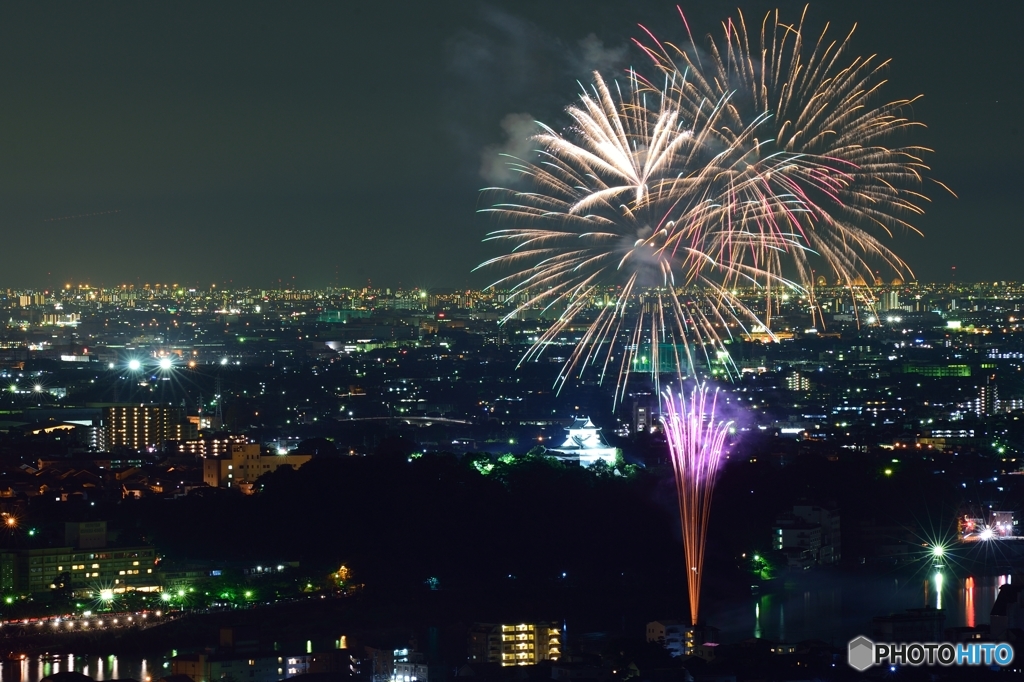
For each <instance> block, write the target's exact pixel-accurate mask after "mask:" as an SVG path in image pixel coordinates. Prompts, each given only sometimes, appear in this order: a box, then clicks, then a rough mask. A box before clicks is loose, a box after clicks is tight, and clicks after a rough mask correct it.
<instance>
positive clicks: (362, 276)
mask: <svg viewBox="0 0 1024 682" xmlns="http://www.w3.org/2000/svg"><path fill="white" fill-rule="evenodd" d="M674 5H675V3H674V2H654V1H651V0H645V1H630V2H627V1H625V0H621V1H614V2H613V1H610V0H603V1H602V0H543V1H534V0H514V1H513V0H507V1H505V2H487V3H482V2H473V1H470V0H462V1H459V0H434V1H432V2H421V3H412V2H384V1H374V2H362V3H357V2H353V1H349V0H343V1H342V0H338V1H334V2H299V3H296V2H278V3H252V2H245V3H241V2H238V3H230V2H209V1H204V2H197V3H188V2H173V3H172V2H151V3H98V2H81V3H52V2H41V3H4V4H2V5H0V64H2V65H3V68H2V69H0V92H2V97H0V221H2V225H3V229H4V230H5V231H6V234H7V235H8V237H7V239H6V240H5V244H6V249H5V254H4V255H5V258H4V259H3V268H2V270H0V273H2V276H0V286H5V287H11V286H55V285H61V284H63V283H65V282H68V281H73V282H88V283H91V284H104V285H108V286H109V285H115V284H119V283H123V282H130V283H140V284H141V283H146V282H161V283H181V284H190V285H201V286H204V287H205V286H208V285H209V284H210V283H212V282H217V283H224V282H233V283H234V284H236V285H252V286H257V287H271V286H277V285H278V282H279V281H280V282H281V283H282V284H285V283H288V284H292V283H294V284H295V285H297V286H303V287H314V286H325V285H332V284H339V285H347V286H362V285H365V284H366V282H367V280H372V282H373V284H374V285H382V286H398V285H403V286H426V287H432V288H437V287H463V286H480V285H483V284H486V283H487V277H486V276H481V275H479V274H472V273H471V272H470V271H471V269H472V268H473V267H474V266H475V265H476V264H477V263H479V262H480V261H481V260H483V259H484V258H486V257H488V256H489V255H494V254H495V251H494V250H493V249H492V248H491V247H489V246H488V245H484V244H481V243H480V239H481V237H482V236H483V235H484V233H485V232H486V231H487V230H488V228H489V227H490V225H489V223H488V222H487V221H486V220H484V219H482V218H481V217H479V216H478V215H477V214H476V210H477V208H479V206H478V202H479V197H478V190H479V188H480V187H482V186H485V185H487V184H490V183H491V182H492V181H493V179H494V176H495V175H497V176H500V174H501V169H500V167H495V166H494V165H493V163H491V162H490V161H488V159H493V155H494V154H495V153H496V152H497V150H499V149H500V148H502V146H503V145H507V144H510V143H509V142H508V140H507V139H506V138H507V134H506V132H505V129H504V128H503V126H502V122H503V121H504V122H505V128H507V129H508V130H510V131H512V132H513V133H515V131H517V130H518V129H519V126H517V122H519V121H522V120H524V119H525V118H526V115H529V116H530V117H532V118H537V119H540V120H544V121H548V122H552V123H553V124H556V125H558V124H560V123H561V122H562V121H564V117H563V116H562V114H561V111H562V109H563V107H564V106H565V105H566V104H569V103H571V102H573V101H574V100H575V98H576V95H577V93H578V90H579V86H578V85H577V84H576V80H577V79H581V80H584V81H586V80H587V74H588V73H589V71H590V70H591V69H593V68H595V67H596V68H600V69H601V70H602V71H603V72H604V73H606V74H609V75H614V74H615V73H621V72H622V70H623V68H625V67H627V66H629V65H634V66H637V67H638V68H644V69H646V68H647V63H646V61H645V60H644V58H643V57H642V55H640V54H638V52H637V51H635V50H632V49H630V48H629V47H628V39H629V38H630V37H631V36H634V35H637V33H638V30H637V28H636V24H637V23H638V22H641V23H643V24H645V25H647V26H649V27H651V28H653V29H654V30H655V32H656V33H657V34H658V35H659V37H661V38H663V39H670V40H671V39H675V40H679V41H682V40H683V36H684V32H683V28H682V25H681V23H680V21H679V19H678V15H677V14H676V12H675V8H674ZM775 5H776V3H766V2H749V3H744V4H743V5H742V9H743V11H744V12H745V13H746V15H747V17H748V19H749V20H753V22H752V23H759V21H760V18H761V16H762V15H763V13H764V12H765V11H767V10H768V9H771V8H772V7H774V6H775ZM780 6H781V7H782V9H783V10H784V16H785V17H789V18H792V19H793V20H796V19H797V18H798V17H799V13H800V10H801V8H802V7H803V4H802V3H798V2H783V3H781V5H780ZM683 7H684V11H686V13H687V16H688V18H689V20H690V22H691V27H692V28H693V29H694V32H695V33H696V34H701V35H703V34H706V33H708V32H715V33H716V34H717V33H718V32H719V28H718V25H719V22H720V21H721V20H722V19H724V18H726V17H727V16H728V15H729V14H730V13H731V12H732V11H733V10H734V8H735V7H736V3H735V2H722V3H720V2H712V1H709V0H701V1H700V2H693V3H689V5H686V4H684V6H683ZM809 16H810V20H809V23H810V26H811V27H812V28H815V29H816V28H820V26H821V25H822V24H823V23H824V22H825V21H831V22H832V26H833V30H834V33H835V35H836V37H837V38H838V37H842V35H845V33H846V31H847V29H848V28H849V27H850V26H851V25H852V24H853V23H857V24H858V29H857V32H856V34H855V36H854V39H853V49H854V53H855V54H871V53H878V54H879V55H880V56H884V57H892V58H893V64H892V66H891V69H890V72H889V76H890V82H889V84H887V85H886V87H885V91H884V92H885V94H886V96H887V97H889V98H893V99H895V98H900V97H908V96H913V95H916V94H919V93H923V94H924V99H923V100H921V101H919V102H918V103H916V104H915V105H914V110H913V118H914V119H915V120H919V121H922V122H924V123H926V124H927V125H928V130H926V131H921V132H920V133H919V134H918V136H917V137H915V138H914V141H915V142H919V143H921V144H924V145H926V146H930V147H932V148H934V149H935V150H936V152H937V153H936V154H934V155H933V156H932V157H931V158H930V159H929V160H930V162H931V165H932V167H933V169H934V171H933V176H934V177H936V178H939V179H941V180H942V181H944V182H946V183H947V184H949V185H950V186H951V187H952V188H953V189H954V190H955V191H956V192H957V193H958V194H959V197H960V198H959V199H953V198H951V197H949V196H947V195H943V193H942V191H941V190H940V189H939V188H938V187H934V186H933V188H932V189H929V190H928V192H929V194H930V195H931V196H932V198H933V199H934V202H933V204H932V206H931V208H930V210H929V213H928V214H927V215H926V216H925V217H923V218H921V219H920V220H919V221H918V225H919V227H920V228H921V229H922V230H923V231H924V232H925V237H924V238H919V237H912V236H903V237H900V238H898V239H897V241H896V244H895V248H896V250H897V252H898V253H900V254H901V255H902V256H903V257H904V258H905V260H906V261H907V262H908V263H909V264H910V265H911V267H913V268H914V271H915V273H916V275H917V276H918V278H919V279H920V280H921V281H934V280H948V279H949V277H950V267H951V266H953V265H956V266H957V273H958V274H957V279H958V280H961V281H966V280H980V279H985V280H989V281H991V280H997V279H1016V280H1020V279H1024V268H1022V266H1021V265H1020V263H1021V253H1022V247H1024V230H1022V229H1021V228H1022V220H1021V210H1020V207H1019V204H1018V202H1019V200H1020V196H1021V193H1022V190H1021V187H1022V186H1024V171H1022V170H1021V168H1022V164H1021V160H1022V158H1024V133H1022V130H1021V128H1022V127H1024V126H1022V123H1024V122H1022V112H1024V106H1022V105H1024V54H1022V49H1021V47H1020V45H1021V43H1020V27H1021V26H1024V3H1022V2H1019V1H1016V0H1011V1H1008V2H977V3H953V2H934V0H932V1H918V0H912V1H911V0H899V1H898V2H896V1H893V0H859V1H858V2H844V3H824V2H819V3H817V4H814V5H812V6H811V9H810V15H809ZM815 34H816V31H815ZM517 114H518V115H519V116H516V115H517ZM485 177H486V178H487V179H485Z"/></svg>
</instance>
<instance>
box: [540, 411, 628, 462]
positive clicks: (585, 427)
mask: <svg viewBox="0 0 1024 682" xmlns="http://www.w3.org/2000/svg"><path fill="white" fill-rule="evenodd" d="M566 431H568V432H569V433H568V435H567V436H566V437H565V442H564V443H562V444H561V445H560V446H559V447H557V448H554V449H552V450H549V452H550V453H551V454H552V455H554V456H555V457H558V458H559V459H572V460H575V459H577V458H578V459H579V461H580V464H581V465H582V466H590V465H591V464H593V463H594V462H596V461H597V460H599V459H603V460H604V461H605V463H606V464H608V466H615V448H613V447H611V446H609V445H608V443H607V441H605V439H604V436H602V435H601V429H600V428H598V427H597V426H594V422H592V421H590V417H575V418H574V419H573V422H572V424H570V425H569V427H568V428H567V429H566Z"/></svg>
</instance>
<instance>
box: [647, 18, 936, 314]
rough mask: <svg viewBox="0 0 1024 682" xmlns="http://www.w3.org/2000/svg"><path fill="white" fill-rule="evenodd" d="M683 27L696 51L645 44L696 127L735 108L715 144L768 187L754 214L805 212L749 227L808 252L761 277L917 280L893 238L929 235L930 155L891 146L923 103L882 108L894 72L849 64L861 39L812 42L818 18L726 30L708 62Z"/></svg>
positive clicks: (750, 188) (759, 188)
mask: <svg viewBox="0 0 1024 682" xmlns="http://www.w3.org/2000/svg"><path fill="white" fill-rule="evenodd" d="M680 16H681V17H682V20H683V23H684V26H685V27H686V31H687V35H688V36H689V41H688V42H689V45H688V46H685V45H684V46H682V47H681V46H677V45H674V44H672V43H667V42H662V41H659V40H658V39H657V38H655V37H654V34H653V33H651V32H650V31H648V30H647V29H646V28H643V27H641V29H642V30H643V31H644V32H645V33H646V34H647V38H648V39H647V40H645V41H640V40H638V41H636V44H637V45H638V46H639V47H640V48H641V49H642V50H644V51H645V52H646V53H647V54H648V55H649V56H650V57H651V59H652V60H653V62H654V64H655V66H656V67H657V68H658V69H659V70H660V71H662V72H663V73H664V74H666V76H667V77H668V78H670V80H671V83H672V85H671V96H672V97H673V98H674V105H675V106H676V107H677V108H678V109H679V110H680V111H681V112H683V114H682V115H693V113H694V112H698V111H701V110H703V109H706V108H707V107H708V106H709V103H721V102H725V104H724V105H721V114H720V116H719V118H718V121H717V124H716V125H715V127H714V132H713V134H714V135H715V136H717V137H718V138H719V144H720V145H721V146H722V148H723V149H727V150H729V152H728V153H730V154H737V153H741V154H744V155H745V156H746V159H747V160H748V162H749V163H750V164H751V168H749V169H748V172H749V173H752V174H754V175H756V176H757V177H758V178H759V179H760V182H758V183H748V184H746V185H745V186H743V187H737V191H741V192H745V193H748V195H749V196H748V200H749V201H753V202H757V201H760V200H762V199H761V197H762V195H763V194H767V195H772V196H776V197H789V198H791V199H792V200H793V201H794V202H795V205H797V206H798V207H799V208H798V209H797V210H793V211H789V212H786V213H784V214H780V213H778V212H774V213H770V214H763V213H762V214H751V215H748V216H746V219H747V227H748V229H749V231H750V232H751V233H755V234H762V235H764V236H765V237H766V238H767V239H768V240H770V241H771V240H777V238H778V235H779V234H784V235H785V237H786V239H795V240H796V241H798V242H799V243H800V244H801V246H803V247H804V248H795V249H776V250H773V251H771V252H762V254H761V255H763V254H764V253H770V254H771V255H772V256H774V258H771V259H769V260H767V261H764V260H762V261H761V262H760V263H758V266H759V267H760V268H763V269H766V270H769V271H771V272H774V273H781V272H783V271H787V270H788V271H789V272H788V274H789V275H790V277H791V278H793V279H795V280H796V281H798V282H800V283H801V284H808V285H809V284H811V283H812V281H813V273H814V272H815V267H817V271H818V272H822V273H829V274H830V275H831V279H832V280H833V281H835V282H836V283H837V284H840V285H843V286H845V287H854V286H870V285H872V284H873V283H874V281H875V276H874V274H873V271H872V265H876V264H880V263H884V264H885V265H886V266H888V268H889V269H891V270H892V271H893V272H894V273H895V274H897V275H898V276H900V277H902V276H903V275H904V274H907V273H909V272H910V269H909V268H908V267H907V265H906V263H904V262H903V261H902V259H900V258H899V256H897V255H896V254H895V253H893V251H892V250H891V249H889V248H888V247H887V246H886V245H885V243H884V242H883V241H882V238H883V237H892V235H893V232H894V231H896V230H909V231H912V232H918V230H917V229H916V228H915V227H914V226H913V224H912V223H911V222H910V220H912V219H913V218H915V217H917V216H919V215H921V214H922V213H923V208H922V206H923V204H924V203H925V202H927V201H928V199H927V197H926V196H925V195H924V194H923V193H922V192H921V191H920V187H921V185H922V184H923V182H924V175H923V174H924V173H925V172H926V171H927V170H928V167H927V166H926V165H925V164H924V162H923V159H922V157H923V155H924V154H926V153H928V152H929V151H930V150H928V149H926V148H924V147H920V146H900V145H893V144H891V143H892V142H893V140H894V139H897V138H902V137H903V135H902V133H905V132H906V131H907V130H908V129H910V128H913V127H915V126H919V125H921V124H919V123H915V122H913V121H911V120H909V119H908V118H906V116H905V115H904V112H905V111H906V109H907V108H909V106H910V105H911V104H912V103H913V102H914V99H898V100H891V101H886V100H884V99H880V90H881V88H882V86H883V85H884V84H885V79H884V72H885V70H886V69H887V67H888V65H889V62H888V61H882V60H879V59H877V58H876V57H874V56H871V57H867V58H864V57H847V53H848V52H849V51H850V38H851V36H852V34H853V31H852V30H851V31H850V33H849V34H847V35H846V36H845V38H842V39H840V40H832V39H830V38H829V36H828V26H826V27H825V28H824V29H823V30H822V32H821V34H820V35H819V36H818V37H817V39H816V40H814V39H813V38H812V39H811V40H807V39H806V38H805V33H804V18H805V16H806V9H805V10H804V14H803V15H801V17H800V21H799V23H797V24H795V25H791V24H786V23H784V22H782V21H781V20H780V18H779V13H778V10H776V11H774V12H770V13H768V14H767V15H766V16H765V17H764V20H763V21H762V22H761V24H760V31H759V32H757V33H755V34H754V35H751V32H750V31H748V28H747V24H746V21H745V19H744V16H743V14H742V13H741V12H738V13H737V18H736V19H735V20H734V19H731V18H730V19H728V20H727V21H725V22H723V24H722V29H723V31H722V36H721V37H720V38H718V39H716V38H714V37H712V36H708V38H707V43H706V48H707V49H706V50H700V49H699V48H698V46H697V44H696V42H695V41H694V40H693V37H692V34H690V29H689V25H688V24H686V18H685V16H684V15H683V14H682V11H680ZM808 47H809V48H810V49H809V50H808ZM915 99H916V98H915ZM937 184H940V185H941V183H937ZM942 187H945V186H944V185H942ZM947 189H948V188H947ZM780 215H781V216H782V217H783V219H784V220H783V221H781V222H776V221H775V220H774V219H775V218H777V217H778V216H780ZM737 255H742V254H740V253H737ZM771 283H772V281H771V280H770V279H769V280H767V281H766V284H767V285H768V286H769V287H770V285H771ZM766 315H767V316H769V317H770V308H769V311H768V312H767V313H766Z"/></svg>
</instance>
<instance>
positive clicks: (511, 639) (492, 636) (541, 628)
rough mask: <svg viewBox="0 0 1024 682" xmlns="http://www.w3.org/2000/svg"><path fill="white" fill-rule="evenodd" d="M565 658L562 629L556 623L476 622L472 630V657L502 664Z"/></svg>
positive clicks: (519, 663) (470, 648)
mask: <svg viewBox="0 0 1024 682" xmlns="http://www.w3.org/2000/svg"><path fill="white" fill-rule="evenodd" d="M561 657H562V631H561V629H559V628H558V626H556V625H555V624H553V623H548V622H540V623H518V624H515V625H495V624H493V623H476V624H474V625H473V627H472V628H470V631H469V660H470V662H471V663H472V662H480V663H500V664H501V665H502V666H514V665H536V664H537V663H539V662H540V661H557V660H559V659H560V658H561Z"/></svg>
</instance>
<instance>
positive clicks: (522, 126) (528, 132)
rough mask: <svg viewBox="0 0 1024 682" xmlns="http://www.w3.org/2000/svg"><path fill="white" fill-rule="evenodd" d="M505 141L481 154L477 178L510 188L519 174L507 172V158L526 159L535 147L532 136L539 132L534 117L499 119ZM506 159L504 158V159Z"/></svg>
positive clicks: (526, 115)
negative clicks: (478, 176)
mask: <svg viewBox="0 0 1024 682" xmlns="http://www.w3.org/2000/svg"><path fill="white" fill-rule="evenodd" d="M501 129H502V131H503V132H504V138H505V139H504V140H502V142H501V143H500V144H493V145H488V146H487V147H485V148H484V150H483V151H482V152H481V153H480V176H481V177H482V178H483V179H484V180H486V181H487V182H488V183H490V184H492V185H498V186H505V185H509V184H513V183H514V182H515V181H516V180H517V179H518V178H519V174H518V173H516V172H515V171H513V170H512V169H511V168H509V161H511V160H512V159H509V158H508V156H514V157H516V158H517V159H527V160H528V159H529V157H530V155H531V154H532V152H533V150H534V148H535V145H536V143H535V142H534V141H533V136H534V135H536V134H537V133H538V132H539V128H538V126H537V123H536V121H535V120H534V118H533V116H531V115H530V114H526V113H519V114H508V115H507V116H505V118H503V119H501ZM506 154H507V155H508V156H503V155H506Z"/></svg>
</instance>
